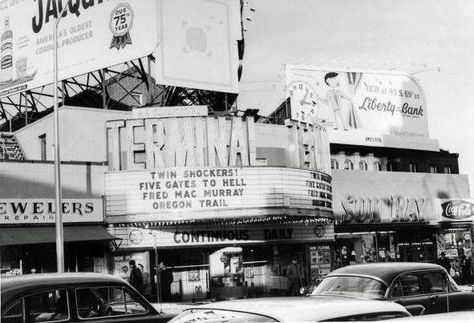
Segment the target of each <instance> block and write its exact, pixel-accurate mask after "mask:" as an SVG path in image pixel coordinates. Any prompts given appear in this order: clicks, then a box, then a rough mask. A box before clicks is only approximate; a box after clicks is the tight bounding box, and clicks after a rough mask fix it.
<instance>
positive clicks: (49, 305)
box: [25, 290, 69, 322]
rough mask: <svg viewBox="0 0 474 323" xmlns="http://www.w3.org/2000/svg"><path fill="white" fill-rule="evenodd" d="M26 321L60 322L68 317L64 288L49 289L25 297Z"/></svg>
mask: <svg viewBox="0 0 474 323" xmlns="http://www.w3.org/2000/svg"><path fill="white" fill-rule="evenodd" d="M25 316H26V321H27V322H60V321H67V320H68V319H69V306H68V299H67V292H66V290H49V291H44V292H41V293H37V294H33V295H30V296H28V297H25Z"/></svg>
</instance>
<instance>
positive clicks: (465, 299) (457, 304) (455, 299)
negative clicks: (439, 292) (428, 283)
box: [449, 279, 474, 312]
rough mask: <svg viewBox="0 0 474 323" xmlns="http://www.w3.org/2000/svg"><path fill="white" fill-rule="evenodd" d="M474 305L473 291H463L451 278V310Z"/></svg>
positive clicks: (462, 309)
mask: <svg viewBox="0 0 474 323" xmlns="http://www.w3.org/2000/svg"><path fill="white" fill-rule="evenodd" d="M473 307H474V293H473V292H472V291H470V292H468V291H462V290H460V289H459V287H458V286H457V285H456V283H454V282H453V281H452V279H450V282H449V311H450V312H456V311H464V310H470V309H472V308H473Z"/></svg>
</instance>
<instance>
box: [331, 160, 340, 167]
mask: <svg viewBox="0 0 474 323" xmlns="http://www.w3.org/2000/svg"><path fill="white" fill-rule="evenodd" d="M331 169H339V163H338V162H337V160H335V159H331Z"/></svg>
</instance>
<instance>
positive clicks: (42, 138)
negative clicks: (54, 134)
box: [38, 133, 47, 160]
mask: <svg viewBox="0 0 474 323" xmlns="http://www.w3.org/2000/svg"><path fill="white" fill-rule="evenodd" d="M38 139H39V141H40V153H41V160H46V149H47V145H46V134H45V133H44V134H42V135H41V136H39V137H38Z"/></svg>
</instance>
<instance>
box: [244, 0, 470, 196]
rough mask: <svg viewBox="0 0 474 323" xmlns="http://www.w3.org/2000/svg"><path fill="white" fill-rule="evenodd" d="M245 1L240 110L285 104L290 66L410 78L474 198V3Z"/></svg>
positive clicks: (423, 0)
mask: <svg viewBox="0 0 474 323" xmlns="http://www.w3.org/2000/svg"><path fill="white" fill-rule="evenodd" d="M245 3H246V4H245V9H244V13H243V15H244V17H243V19H244V25H245V29H246V31H245V45H246V46H245V56H244V64H243V75H242V79H241V82H240V94H239V97H238V106H239V109H247V108H256V109H260V112H259V113H260V114H262V115H267V114H269V113H270V112H271V111H273V110H274V109H275V108H276V107H277V106H278V105H279V104H280V103H281V102H282V101H283V100H284V98H285V89H284V86H285V72H284V66H285V64H303V65H315V66H335V67H349V68H354V69H364V70H389V69H392V70H395V71H401V72H408V73H413V75H414V77H415V78H416V79H417V80H418V81H419V83H420V85H421V87H422V88H423V91H424V93H425V97H426V110H427V113H428V124H429V135H430V138H433V139H437V140H439V142H440V148H441V149H445V150H449V151H450V152H452V153H458V154H459V167H460V173H461V174H466V175H468V176H469V184H470V188H471V189H470V190H471V195H473V197H474V142H473V141H474V125H473V123H474V1H471V0H357V1H356V0H326V1H323V0H248V1H245ZM250 8H252V9H253V10H250ZM247 18H249V19H247Z"/></svg>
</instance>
